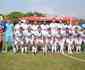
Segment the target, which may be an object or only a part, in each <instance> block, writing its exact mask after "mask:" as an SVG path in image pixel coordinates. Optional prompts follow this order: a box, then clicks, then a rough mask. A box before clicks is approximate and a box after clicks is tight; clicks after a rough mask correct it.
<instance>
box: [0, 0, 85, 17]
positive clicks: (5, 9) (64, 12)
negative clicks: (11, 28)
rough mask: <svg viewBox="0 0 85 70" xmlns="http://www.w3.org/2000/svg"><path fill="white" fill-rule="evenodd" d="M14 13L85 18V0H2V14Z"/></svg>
mask: <svg viewBox="0 0 85 70" xmlns="http://www.w3.org/2000/svg"><path fill="white" fill-rule="evenodd" d="M12 11H21V12H29V11H30V12H31V11H32V12H34V11H37V12H41V13H47V14H49V15H58V16H73V17H78V18H85V0H0V13H2V14H8V13H10V12H12Z"/></svg>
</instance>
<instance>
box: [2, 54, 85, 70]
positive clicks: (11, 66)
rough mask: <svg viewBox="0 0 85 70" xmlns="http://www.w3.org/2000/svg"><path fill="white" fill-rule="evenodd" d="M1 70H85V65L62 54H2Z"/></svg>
mask: <svg viewBox="0 0 85 70" xmlns="http://www.w3.org/2000/svg"><path fill="white" fill-rule="evenodd" d="M83 55H84V54H83ZM0 70H85V63H84V62H80V61H77V60H73V59H71V58H68V57H66V56H63V55H61V54H55V55H47V56H42V54H37V55H36V56H32V54H20V53H18V54H15V55H14V54H12V53H7V54H0Z"/></svg>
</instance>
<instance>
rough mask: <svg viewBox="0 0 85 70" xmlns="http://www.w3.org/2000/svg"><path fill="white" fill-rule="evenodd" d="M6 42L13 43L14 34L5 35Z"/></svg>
mask: <svg viewBox="0 0 85 70" xmlns="http://www.w3.org/2000/svg"><path fill="white" fill-rule="evenodd" d="M5 42H9V43H12V42H13V36H12V35H6V36H5Z"/></svg>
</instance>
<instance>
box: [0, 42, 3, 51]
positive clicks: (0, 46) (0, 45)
mask: <svg viewBox="0 0 85 70" xmlns="http://www.w3.org/2000/svg"><path fill="white" fill-rule="evenodd" d="M2 47H3V41H1V42H0V52H2Z"/></svg>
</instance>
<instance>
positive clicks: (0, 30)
mask: <svg viewBox="0 0 85 70" xmlns="http://www.w3.org/2000/svg"><path fill="white" fill-rule="evenodd" d="M4 32H5V22H4V20H0V52H2V48H3V40H4Z"/></svg>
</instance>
